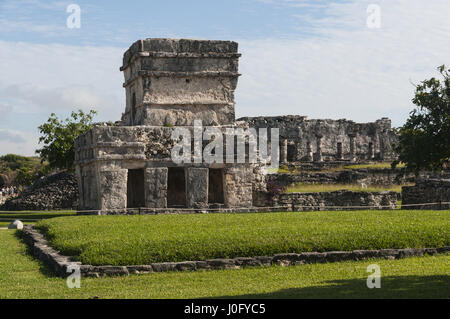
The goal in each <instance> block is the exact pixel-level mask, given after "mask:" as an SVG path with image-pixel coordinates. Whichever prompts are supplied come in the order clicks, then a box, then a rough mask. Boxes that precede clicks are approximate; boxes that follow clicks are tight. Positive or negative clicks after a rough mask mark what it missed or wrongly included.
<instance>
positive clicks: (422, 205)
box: [402, 178, 450, 209]
mask: <svg viewBox="0 0 450 319" xmlns="http://www.w3.org/2000/svg"><path fill="white" fill-rule="evenodd" d="M402 209H450V178H442V179H436V178H431V179H418V180H417V181H416V185H414V186H404V187H402Z"/></svg>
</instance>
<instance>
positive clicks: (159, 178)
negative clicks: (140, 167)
mask: <svg viewBox="0 0 450 319" xmlns="http://www.w3.org/2000/svg"><path fill="white" fill-rule="evenodd" d="M167 172H168V169H167V168H166V167H161V168H147V169H146V170H145V202H146V207H149V208H161V207H167Z"/></svg>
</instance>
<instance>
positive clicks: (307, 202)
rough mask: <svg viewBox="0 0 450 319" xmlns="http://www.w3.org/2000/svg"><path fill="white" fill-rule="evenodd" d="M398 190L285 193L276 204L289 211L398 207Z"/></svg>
mask: <svg viewBox="0 0 450 319" xmlns="http://www.w3.org/2000/svg"><path fill="white" fill-rule="evenodd" d="M397 196H398V194H397V193H396V192H353V191H346V190H342V191H335V192H323V193H285V194H281V195H280V196H279V198H278V199H276V200H275V205H279V206H285V207H286V206H287V207H289V211H310V210H344V209H345V210H350V209H396V208H397Z"/></svg>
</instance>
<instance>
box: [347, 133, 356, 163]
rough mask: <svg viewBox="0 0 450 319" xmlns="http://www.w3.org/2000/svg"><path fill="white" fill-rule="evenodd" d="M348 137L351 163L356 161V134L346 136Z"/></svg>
mask: <svg viewBox="0 0 450 319" xmlns="http://www.w3.org/2000/svg"><path fill="white" fill-rule="evenodd" d="M348 136H349V137H350V160H351V161H352V162H355V161H356V134H355V133H350V134H349V135H348Z"/></svg>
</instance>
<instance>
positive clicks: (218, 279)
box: [0, 230, 450, 299]
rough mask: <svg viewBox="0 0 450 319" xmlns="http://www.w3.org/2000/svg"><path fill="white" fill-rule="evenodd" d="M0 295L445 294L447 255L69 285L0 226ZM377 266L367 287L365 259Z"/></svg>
mask: <svg viewBox="0 0 450 319" xmlns="http://www.w3.org/2000/svg"><path fill="white" fill-rule="evenodd" d="M0 251H1V254H2V255H1V256H2V258H0V298H2V299H4V298H64V299H65V298H92V297H94V296H97V297H98V298H101V299H106V298H222V297H229V298H450V288H449V287H450V276H449V274H448V265H449V263H450V256H449V255H439V256H426V257H414V258H407V259H401V260H381V259H378V260H375V259H374V260H364V261H358V262H339V263H329V264H314V265H301V266H290V267H279V266H273V267H264V268H260V267H256V268H244V269H236V270H218V271H198V272H168V273H152V274H145V275H131V276H127V277H106V278H84V277H83V278H81V288H79V289H76V288H73V289H69V288H67V285H66V280H65V279H62V278H58V277H56V276H54V275H53V274H52V273H51V272H50V271H49V270H48V269H47V268H46V267H45V266H43V265H42V264H41V263H39V262H38V261H37V260H36V259H34V258H32V257H31V256H30V255H29V254H28V253H27V250H26V246H25V244H23V243H22V242H21V241H20V240H19V239H18V238H17V237H16V236H15V234H14V231H12V230H2V231H0ZM370 264H377V265H379V266H380V269H381V275H382V277H381V289H368V288H367V286H366V280H367V276H368V275H369V273H368V272H367V266H369V265H370Z"/></svg>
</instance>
